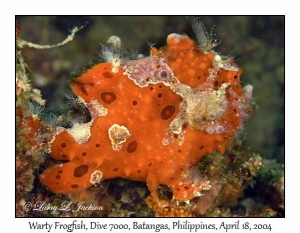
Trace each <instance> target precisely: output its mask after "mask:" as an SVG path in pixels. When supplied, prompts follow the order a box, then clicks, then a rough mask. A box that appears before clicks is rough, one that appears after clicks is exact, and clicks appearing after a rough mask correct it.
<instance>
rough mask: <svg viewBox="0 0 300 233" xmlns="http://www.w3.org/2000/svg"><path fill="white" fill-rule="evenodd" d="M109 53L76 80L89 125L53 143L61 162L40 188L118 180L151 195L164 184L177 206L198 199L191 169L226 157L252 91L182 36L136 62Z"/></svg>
mask: <svg viewBox="0 0 300 233" xmlns="http://www.w3.org/2000/svg"><path fill="white" fill-rule="evenodd" d="M110 48H111V46H107V47H103V49H102V55H103V56H104V57H106V58H108V59H107V60H108V61H107V62H104V63H100V64H97V65H95V66H93V67H91V68H90V69H88V70H87V71H86V72H85V73H83V74H82V75H81V76H80V77H77V78H74V79H73V81H72V83H71V88H72V90H73V92H74V94H75V95H76V96H77V97H78V98H79V100H80V101H81V102H82V103H83V104H84V105H85V106H86V107H87V108H88V110H89V111H90V113H91V116H92V120H91V121H90V122H88V123H75V124H74V125H73V127H72V128H69V129H64V130H63V131H60V132H59V133H58V134H57V135H56V136H55V137H54V139H53V141H52V142H51V156H52V158H54V159H57V160H62V161H64V163H61V164H56V165H54V166H52V167H50V168H48V169H47V170H45V171H44V172H43V173H42V174H41V176H40V179H41V181H42V183H44V184H45V185H46V186H47V187H48V188H49V189H50V190H52V191H53V192H55V193H65V194H72V193H77V192H81V191H83V190H86V189H88V188H89V187H91V186H93V185H95V184H97V183H99V182H101V181H103V180H105V179H111V178H115V177H122V178H126V179H130V180H134V181H145V182H146V183H147V185H148V187H149V189H150V190H155V187H157V186H158V185H161V184H163V185H167V186H169V187H170V188H171V190H172V192H173V198H174V199H175V200H178V201H188V200H190V199H192V198H194V197H197V196H200V195H201V190H203V189H206V190H207V189H209V187H210V186H209V183H206V184H203V180H201V179H197V177H195V175H194V174H191V172H189V171H191V169H190V168H192V167H193V166H194V165H195V164H197V162H199V160H200V159H201V158H202V157H203V156H205V155H206V154H209V153H212V152H213V151H214V150H218V151H220V152H224V151H225V149H226V147H227V145H228V143H229V140H230V139H231V138H232V137H233V136H234V135H235V133H236V131H237V130H239V129H241V127H242V123H243V121H244V120H245V119H246V118H247V117H248V115H249V112H250V111H251V96H252V86H251V85H247V86H246V87H244V88H242V87H241V84H240V77H241V73H242V70H241V69H240V68H239V67H238V66H237V65H236V64H235V63H234V62H233V59H230V58H228V57H227V56H222V55H219V54H218V53H216V52H215V51H213V50H211V51H203V49H202V50H201V49H200V48H199V46H198V45H197V44H196V43H195V42H194V41H193V40H192V39H190V38H189V37H188V36H186V35H179V34H175V33H173V34H170V35H169V36H168V37H167V45H166V46H165V47H162V48H160V49H156V48H152V49H151V55H150V56H149V57H142V58H140V59H136V60H124V59H122V58H121V56H118V54H115V53H114V52H113V49H110ZM192 170H193V169H192Z"/></svg>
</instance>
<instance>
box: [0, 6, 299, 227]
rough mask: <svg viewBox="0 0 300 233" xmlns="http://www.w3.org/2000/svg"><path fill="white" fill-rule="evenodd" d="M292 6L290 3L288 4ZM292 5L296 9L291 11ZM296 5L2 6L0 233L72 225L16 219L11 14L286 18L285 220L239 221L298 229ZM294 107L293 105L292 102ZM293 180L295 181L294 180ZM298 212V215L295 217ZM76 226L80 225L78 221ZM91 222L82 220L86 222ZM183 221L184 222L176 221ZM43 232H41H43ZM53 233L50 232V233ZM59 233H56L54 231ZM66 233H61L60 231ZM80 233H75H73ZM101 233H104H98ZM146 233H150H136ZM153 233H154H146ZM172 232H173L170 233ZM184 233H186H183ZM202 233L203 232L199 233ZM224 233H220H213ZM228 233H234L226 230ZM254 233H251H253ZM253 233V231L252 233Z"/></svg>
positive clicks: (13, 20) (0, 57) (13, 42)
mask: <svg viewBox="0 0 300 233" xmlns="http://www.w3.org/2000/svg"><path fill="white" fill-rule="evenodd" d="M292 2H294V3H292ZM296 4H297V5H296ZM296 9H299V4H298V2H297V1H291V2H287V1H258V0H252V1H237V0H236V1H228V0H227V1H217V0H214V1H201V0H198V1H155V0H152V1H141V0H139V1H138V0H135V1H132V0H126V1H122V0H113V1H77V0H73V1H56V0H52V1H41V0H40V1H30V0H27V1H6V2H5V5H4V3H3V4H1V37H0V39H1V40H0V43H1V48H2V49H1V56H0V59H1V71H2V72H1V80H2V90H1V92H0V93H1V96H0V98H1V103H2V109H3V110H2V111H1V114H0V115H1V122H2V126H3V127H4V128H2V130H1V132H2V134H1V146H2V154H1V157H2V163H1V164H2V167H1V169H0V170H1V177H2V179H1V181H2V182H1V192H0V193H1V199H0V201H1V205H0V207H1V211H0V213H1V220H2V221H1V228H2V229H3V228H4V229H5V231H4V232H32V231H30V230H29V228H28V221H38V222H46V221H47V222H55V221H60V222H72V219H22V218H20V219H15V218H14V215H15V197H14V195H12V193H13V190H14V189H15V181H14V170H15V169H14V166H15V161H14V143H15V140H14V119H15V116H14V101H15V96H14V77H15V71H14V60H15V54H14V46H15V38H14V36H15V14H29V15H30V14H37V15H40V14H55V15H56V14H71V15H73V14H89V15H92V14H96V15H99V14H197V15H201V14H202V15H210V14H214V15H217V14H237V15H240V14H254V15H259V14H271V15H272V14H281V15H282V14H284V15H286V142H287V143H286V168H287V169H286V187H287V191H286V218H285V219H240V221H250V222H251V223H272V226H273V230H272V232H285V231H287V230H288V229H293V230H294V232H296V231H297V230H296V229H299V227H298V221H297V220H298V219H296V216H298V211H297V210H298V209H297V207H298V208H299V207H300V206H299V204H298V203H299V202H298V197H299V179H297V177H298V176H299V175H298V173H297V172H298V167H297V166H298V165H299V152H298V148H297V147H296V145H297V144H299V140H298V135H297V134H298V133H299V132H300V131H299V119H300V116H299V112H300V111H299V101H298V99H299V96H298V95H297V94H298V93H299V86H300V85H299V74H298V70H297V68H298V67H299V64H298V61H299V57H298V54H299V44H298V43H299V42H298V41H299V30H297V28H299V22H300V20H299V16H297V15H299V12H297V11H296ZM296 101H297V102H296ZM296 179H297V180H296ZM296 211H297V212H296ZM77 220H79V219H77ZM92 220H93V219H84V221H85V222H89V221H92ZM175 220H176V219H174V218H173V219H145V221H147V222H151V223H161V222H172V221H175ZM181 220H183V219H181ZM187 220H188V221H190V222H199V221H200V222H201V221H202V222H205V223H216V224H220V223H221V222H222V221H225V222H235V221H236V219H187ZM94 221H98V222H105V223H116V222H117V223H129V222H132V221H144V219H136V220H135V219H130V220H129V219H94ZM43 232H46V231H43ZM51 232H53V231H51ZM56 232H58V231H56ZM61 232H66V231H61ZM76 232H80V231H76ZM102 232H103V231H102ZM114 232H118V231H114ZM135 232H150V231H135ZM151 232H154V231H151ZM172 232H173V231H172ZM174 232H176V231H174ZM181 232H183V231H181ZM185 232H188V231H185ZM201 232H207V231H204V230H202V231H201ZM209 232H210V231H209ZM218 232H223V231H218ZM230 232H238V231H236V230H231V231H230ZM252 232H253V231H252ZM254 232H255V231H254ZM260 232H261V231H260Z"/></svg>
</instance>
